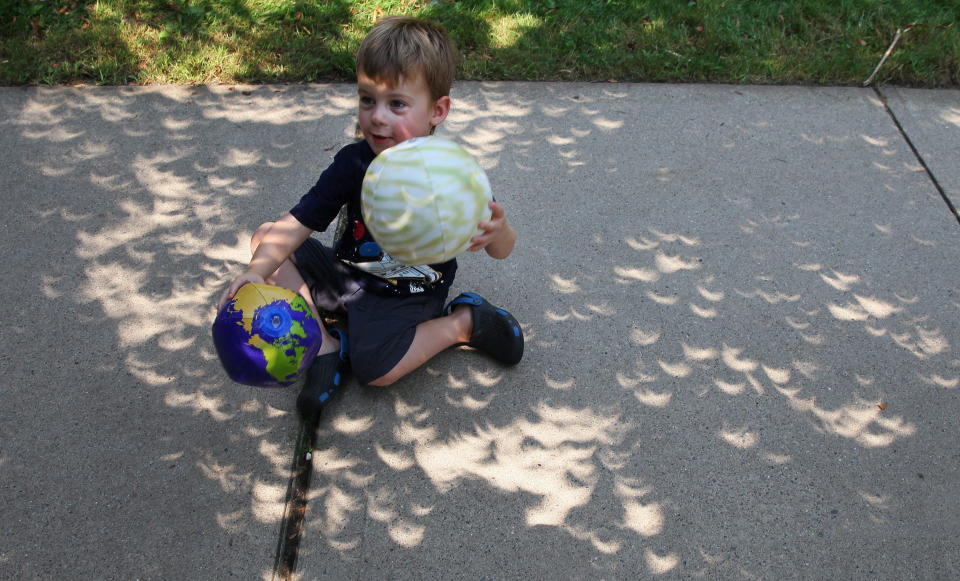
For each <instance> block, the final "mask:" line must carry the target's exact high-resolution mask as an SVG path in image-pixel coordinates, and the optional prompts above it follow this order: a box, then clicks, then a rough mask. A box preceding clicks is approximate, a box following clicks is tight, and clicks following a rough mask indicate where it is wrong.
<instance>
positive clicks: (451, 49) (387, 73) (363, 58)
mask: <svg viewBox="0 0 960 581" xmlns="http://www.w3.org/2000/svg"><path fill="white" fill-rule="evenodd" d="M456 68H457V47H456V45H455V44H454V43H453V41H452V40H451V39H450V37H449V36H448V35H447V31H446V30H444V29H443V27H442V26H440V25H438V24H433V23H432V22H428V21H426V20H421V19H419V18H411V17H408V16H389V17H387V18H383V19H381V20H379V21H377V23H376V24H375V25H374V27H373V29H372V30H371V31H370V33H369V34H367V37H366V38H364V39H363V42H362V43H360V49H359V50H358V51H357V74H361V73H362V74H364V75H366V76H368V77H370V78H371V79H373V80H375V81H379V82H385V83H388V84H390V85H397V84H399V83H400V79H401V78H403V79H413V78H416V77H418V76H422V78H423V80H424V82H425V83H426V85H427V87H428V88H429V89H430V96H431V98H433V99H439V98H440V97H446V96H449V95H450V87H451V85H453V76H454V72H455V71H456Z"/></svg>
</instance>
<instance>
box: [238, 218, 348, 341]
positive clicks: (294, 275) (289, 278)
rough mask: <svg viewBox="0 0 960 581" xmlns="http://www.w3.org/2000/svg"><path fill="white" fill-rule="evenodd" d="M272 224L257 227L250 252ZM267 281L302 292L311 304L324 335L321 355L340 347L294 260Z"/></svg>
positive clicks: (284, 265) (285, 263) (253, 250)
mask: <svg viewBox="0 0 960 581" xmlns="http://www.w3.org/2000/svg"><path fill="white" fill-rule="evenodd" d="M272 225H273V222H267V223H265V224H261V225H260V227H259V228H257V231H256V232H254V233H253V238H251V240H250V252H256V250H257V247H258V246H259V245H260V242H261V241H262V240H263V237H264V236H265V235H266V233H267V231H268V230H270V227H271V226H272ZM266 281H267V283H268V284H272V285H274V286H279V287H283V288H288V289H290V290H292V291H296V292H298V293H300V296H302V297H303V298H304V299H305V300H306V301H307V304H308V305H309V306H310V311H311V312H312V313H313V316H314V317H315V318H316V320H317V322H318V323H319V324H320V332H321V333H322V335H323V341H322V343H321V345H320V350H319V351H318V352H317V353H318V354H319V355H325V354H327V353H333V352H335V351H338V350H339V349H340V341H339V340H338V339H337V338H336V337H335V336H333V335H332V334H331V333H330V332H329V331H328V330H327V328H326V326H325V325H324V324H323V319H322V318H321V317H320V312H319V311H318V310H317V306H316V305H315V304H314V301H313V293H311V292H310V288H309V287H308V286H307V283H306V282H305V281H304V280H303V277H302V276H301V275H300V271H299V270H297V267H296V265H295V264H294V263H293V262H291V261H290V260H289V259H288V260H285V261H284V262H283V264H281V265H280V268H278V269H277V270H276V271H274V273H273V274H272V275H270V276H269V277H267V279H266Z"/></svg>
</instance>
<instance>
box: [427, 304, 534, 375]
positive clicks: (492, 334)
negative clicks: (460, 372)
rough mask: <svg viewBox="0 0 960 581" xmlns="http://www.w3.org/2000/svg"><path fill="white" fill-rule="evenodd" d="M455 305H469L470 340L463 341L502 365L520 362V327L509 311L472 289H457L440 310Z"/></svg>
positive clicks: (450, 311) (521, 353)
mask: <svg viewBox="0 0 960 581" xmlns="http://www.w3.org/2000/svg"><path fill="white" fill-rule="evenodd" d="M458 305H468V306H469V307H470V308H471V309H473V332H472V333H471V335H470V341H469V342H468V343H463V344H464V345H469V346H470V347H474V348H476V349H479V350H481V351H483V352H484V353H486V354H487V355H490V356H491V357H493V358H494V359H496V360H497V361H499V362H500V363H503V364H504V365H516V364H517V363H520V359H522V358H523V330H522V329H521V328H520V323H518V322H517V320H516V319H515V318H513V315H511V314H510V313H508V312H507V311H505V310H503V309H500V308H497V307H495V306H493V305H491V304H490V303H489V302H487V299H485V298H483V297H481V296H480V295H478V294H476V293H460V296H458V297H457V298H455V299H453V300H452V301H450V304H448V305H447V306H446V308H445V309H444V313H446V314H448V315H449V314H450V313H452V312H453V309H454V308H455V307H457V306H458Z"/></svg>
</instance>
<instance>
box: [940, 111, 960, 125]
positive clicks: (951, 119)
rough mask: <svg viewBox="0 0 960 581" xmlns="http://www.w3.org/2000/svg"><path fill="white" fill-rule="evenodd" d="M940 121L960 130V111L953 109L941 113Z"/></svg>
mask: <svg viewBox="0 0 960 581" xmlns="http://www.w3.org/2000/svg"><path fill="white" fill-rule="evenodd" d="M940 119H942V120H943V121H946V122H947V123H952V124H953V125H955V126H957V127H958V128H960V109H958V108H956V107H951V108H950V109H944V110H943V111H941V112H940Z"/></svg>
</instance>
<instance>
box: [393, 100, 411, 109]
mask: <svg viewBox="0 0 960 581" xmlns="http://www.w3.org/2000/svg"><path fill="white" fill-rule="evenodd" d="M390 106H391V107H393V108H394V109H401V108H403V107H406V106H407V104H406V103H404V102H403V101H397V100H393V101H390Z"/></svg>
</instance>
